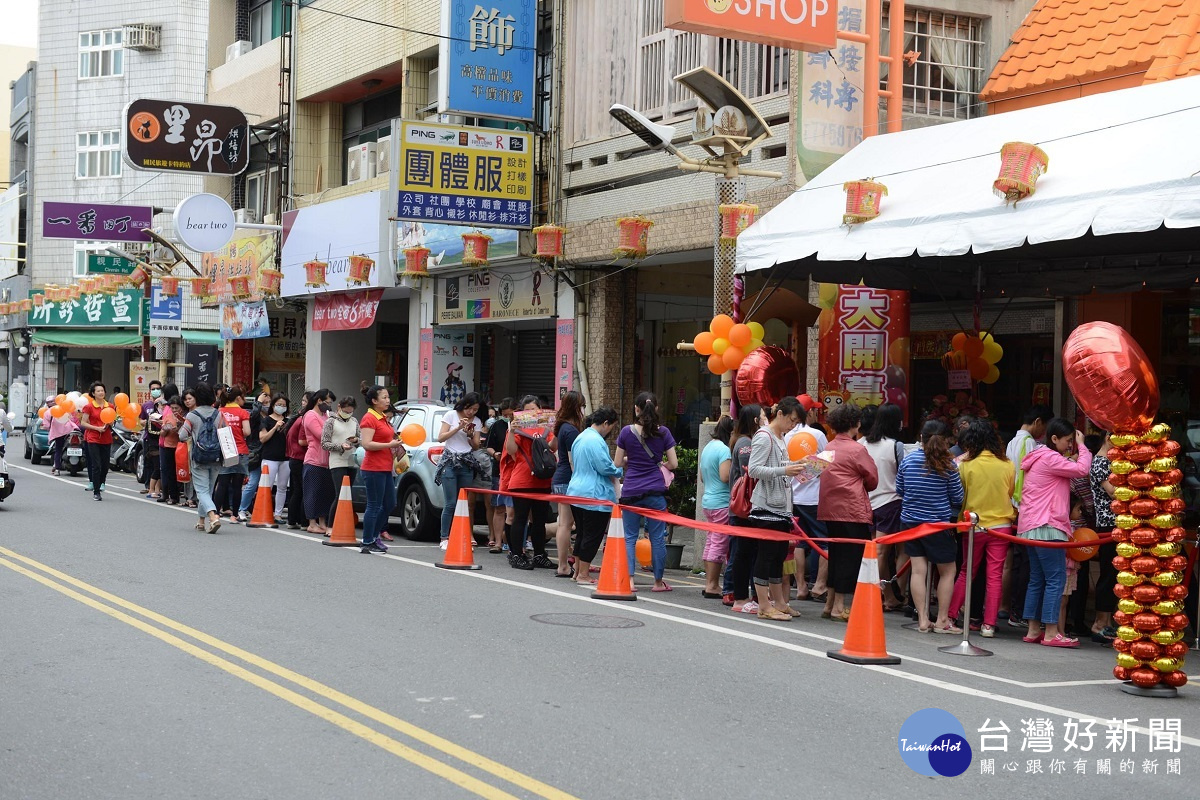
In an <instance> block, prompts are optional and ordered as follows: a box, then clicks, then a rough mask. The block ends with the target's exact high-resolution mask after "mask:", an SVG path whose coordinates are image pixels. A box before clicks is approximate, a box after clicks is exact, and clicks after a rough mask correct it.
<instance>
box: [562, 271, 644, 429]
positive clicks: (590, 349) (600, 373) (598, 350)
mask: <svg viewBox="0 0 1200 800" xmlns="http://www.w3.org/2000/svg"><path fill="white" fill-rule="evenodd" d="M588 275H589V278H588V280H590V281H591V282H590V283H588V284H587V286H586V287H585V288H584V291H585V292H586V293H587V306H588V316H587V330H586V332H585V333H584V335H586V336H587V345H586V347H585V350H586V353H587V366H588V377H589V380H590V384H591V385H590V387H589V388H590V389H591V394H592V404H593V406H594V407H597V408H598V407H600V406H612V407H613V408H615V409H616V410H617V413H618V414H620V415H621V419H622V420H623V421H628V420H629V418H630V417H631V416H632V414H633V398H634V397H635V396H636V395H637V392H638V390H639V389H641V388H643V387H639V386H636V385H634V376H635V374H636V371H635V359H636V357H637V272H636V271H634V270H628V271H625V272H619V273H614V274H612V275H610V276H608V277H603V276H601V275H597V274H595V273H588ZM576 335H579V334H578V333H577V334H576Z"/></svg>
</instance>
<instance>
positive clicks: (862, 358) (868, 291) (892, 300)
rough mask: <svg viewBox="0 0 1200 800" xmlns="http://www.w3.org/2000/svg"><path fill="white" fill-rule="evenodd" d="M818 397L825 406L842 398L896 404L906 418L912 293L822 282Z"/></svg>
mask: <svg viewBox="0 0 1200 800" xmlns="http://www.w3.org/2000/svg"><path fill="white" fill-rule="evenodd" d="M819 305H820V306H821V314H820V316H819V317H818V318H817V325H818V330H819V335H820V338H819V345H818V348H819V349H818V363H819V375H820V386H819V389H818V392H819V396H818V399H820V400H821V402H823V403H824V404H825V406H826V411H828V410H829V409H832V408H834V407H836V406H838V405H841V404H842V403H854V404H855V405H857V406H860V407H862V406H877V405H882V404H883V403H885V402H887V403H895V404H896V405H898V406H900V408H902V409H903V410H904V415H905V419H906V420H907V419H908V389H909V378H908V373H909V339H908V326H909V308H908V292H901V291H888V290H885V289H873V288H871V287H869V286H837V285H835V284H829V283H823V284H820V300H819Z"/></svg>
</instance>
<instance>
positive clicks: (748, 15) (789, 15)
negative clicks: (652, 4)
mask: <svg viewBox="0 0 1200 800" xmlns="http://www.w3.org/2000/svg"><path fill="white" fill-rule="evenodd" d="M663 27H665V28H676V29H678V30H681V31H692V32H693V33H707V34H709V35H711V36H724V37H726V38H730V39H743V40H745V41H748V42H758V43H759V44H771V45H775V46H776V47H786V48H789V49H792V50H808V51H810V52H820V51H822V50H829V49H831V48H833V47H836V46H837V0H664V3H663Z"/></svg>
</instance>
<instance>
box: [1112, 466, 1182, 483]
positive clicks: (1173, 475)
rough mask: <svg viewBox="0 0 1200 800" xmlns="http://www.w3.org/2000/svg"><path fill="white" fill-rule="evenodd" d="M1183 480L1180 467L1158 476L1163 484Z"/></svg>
mask: <svg viewBox="0 0 1200 800" xmlns="http://www.w3.org/2000/svg"><path fill="white" fill-rule="evenodd" d="M1182 481H1183V470H1180V469H1169V470H1167V471H1166V472H1164V473H1163V474H1162V475H1159V476H1158V482H1159V483H1161V484H1162V485H1163V486H1178V485H1179V484H1180V483H1181V482H1182ZM1109 483H1112V480H1111V479H1110V480H1109ZM1113 486H1116V484H1115V483H1113Z"/></svg>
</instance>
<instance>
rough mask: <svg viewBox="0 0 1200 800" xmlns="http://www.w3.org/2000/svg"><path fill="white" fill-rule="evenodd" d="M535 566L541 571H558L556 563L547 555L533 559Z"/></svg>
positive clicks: (543, 554)
mask: <svg viewBox="0 0 1200 800" xmlns="http://www.w3.org/2000/svg"><path fill="white" fill-rule="evenodd" d="M533 565H534V566H535V567H539V568H541V569H556V567H555V565H554V562H553V561H551V560H550V557H549V556H548V555H546V554H545V553H542V554H541V555H536V556H534V557H533Z"/></svg>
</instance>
